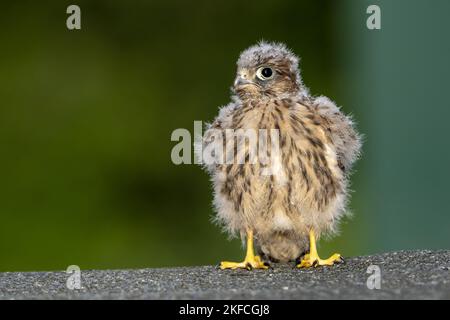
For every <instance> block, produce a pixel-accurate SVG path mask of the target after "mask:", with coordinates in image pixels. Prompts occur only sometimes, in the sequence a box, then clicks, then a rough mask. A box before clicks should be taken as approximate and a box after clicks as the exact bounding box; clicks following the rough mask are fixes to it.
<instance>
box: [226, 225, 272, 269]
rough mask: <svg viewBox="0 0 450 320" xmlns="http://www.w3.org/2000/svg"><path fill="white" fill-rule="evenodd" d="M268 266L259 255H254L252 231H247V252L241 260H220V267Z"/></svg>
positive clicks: (264, 267)
mask: <svg viewBox="0 0 450 320" xmlns="http://www.w3.org/2000/svg"><path fill="white" fill-rule="evenodd" d="M267 268H268V266H267V265H266V264H264V262H262V261H261V258H260V257H259V256H255V253H254V250H253V231H247V254H246V255H245V259H244V261H242V262H229V261H222V262H221V263H220V269H248V270H251V269H267Z"/></svg>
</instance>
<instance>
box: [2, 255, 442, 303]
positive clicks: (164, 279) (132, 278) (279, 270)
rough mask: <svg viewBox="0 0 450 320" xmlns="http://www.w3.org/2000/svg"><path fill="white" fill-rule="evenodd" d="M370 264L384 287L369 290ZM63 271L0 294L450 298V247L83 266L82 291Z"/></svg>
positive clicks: (10, 280)
mask: <svg viewBox="0 0 450 320" xmlns="http://www.w3.org/2000/svg"><path fill="white" fill-rule="evenodd" d="M370 265H376V266H378V267H379V268H380V270H381V289H379V290H377V289H373V290H370V289H368V287H367V284H366V283H367V279H368V278H369V277H370V276H371V274H369V273H367V269H368V267H369V266H370ZM67 278H68V274H66V273H65V272H7V273H0V299H450V250H445V251H402V252H393V253H385V254H381V255H373V256H365V257H354V258H347V259H346V262H345V263H344V264H341V265H336V266H333V267H319V268H315V269H308V270H304V269H303V270H299V269H296V268H293V265H277V264H273V265H272V269H270V270H253V271H246V270H234V271H232V270H224V271H222V270H218V269H216V268H215V267H212V266H202V267H182V268H167V269H163V268H161V269H142V270H90V271H88V270H86V271H83V270H82V271H81V286H82V288H81V289H79V290H69V289H67V287H66V281H67Z"/></svg>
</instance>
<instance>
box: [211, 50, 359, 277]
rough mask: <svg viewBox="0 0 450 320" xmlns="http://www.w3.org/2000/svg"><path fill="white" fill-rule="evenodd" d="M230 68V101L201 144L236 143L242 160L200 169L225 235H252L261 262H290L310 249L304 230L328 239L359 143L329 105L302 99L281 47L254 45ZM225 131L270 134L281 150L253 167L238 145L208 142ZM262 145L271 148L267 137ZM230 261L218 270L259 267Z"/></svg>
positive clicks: (294, 63) (341, 209)
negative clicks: (209, 186)
mask: <svg viewBox="0 0 450 320" xmlns="http://www.w3.org/2000/svg"><path fill="white" fill-rule="evenodd" d="M237 65H238V70H237V73H238V75H237V78H236V81H235V85H234V87H233V91H234V93H235V95H234V96H233V97H232V101H233V102H232V103H230V104H229V105H227V106H225V107H223V108H222V109H221V110H220V113H219V115H218V117H217V118H216V119H215V120H214V122H213V123H212V124H211V125H210V126H209V128H208V130H207V131H206V132H205V135H204V139H203V147H204V148H205V147H208V146H209V147H211V146H214V144H215V143H216V144H217V143H220V144H221V146H222V147H223V146H227V145H229V144H231V145H233V144H234V143H236V145H235V146H234V147H231V149H232V150H235V151H236V150H237V158H239V157H241V158H242V159H245V161H244V162H243V164H238V163H231V164H227V163H225V164H223V163H221V164H209V165H206V168H207V170H208V172H209V173H210V174H211V176H212V181H213V187H214V204H215V207H216V210H217V221H218V222H219V223H221V224H222V225H223V226H225V228H226V230H227V231H228V232H229V233H230V234H231V235H240V236H241V237H242V238H244V237H245V235H247V236H248V237H250V236H251V237H252V238H254V239H255V244H256V248H257V251H258V252H260V253H261V254H262V255H263V256H264V257H267V258H270V259H271V260H276V261H290V260H295V259H297V258H299V257H301V256H303V255H304V253H305V252H306V251H308V249H310V248H309V247H310V245H309V243H310V242H309V241H308V235H310V236H311V231H313V232H314V233H312V235H313V237H314V236H316V237H317V238H319V237H320V236H321V235H323V234H332V233H334V232H335V231H336V227H337V224H338V222H339V220H340V218H341V217H342V216H343V215H345V213H346V210H345V207H346V202H347V198H348V191H347V190H348V176H349V172H350V170H351V167H352V164H353V162H354V161H355V160H356V159H357V157H358V155H359V152H360V147H361V142H360V141H361V140H360V137H359V135H358V133H357V132H356V130H355V128H354V125H353V122H352V120H351V119H350V118H349V117H347V116H345V115H344V114H343V113H342V112H341V111H340V110H339V108H338V107H337V106H336V105H335V104H334V103H333V102H332V101H331V100H329V99H328V98H326V97H312V96H311V95H310V94H309V92H308V90H307V88H306V87H305V86H304V85H303V83H302V81H301V78H300V74H299V70H298V59H297V57H296V56H295V55H293V54H292V53H291V52H290V51H289V50H288V49H287V48H286V47H285V46H284V45H282V44H272V43H264V42H262V43H259V44H257V45H255V46H253V47H250V48H249V49H247V50H245V51H244V52H243V53H242V54H241V56H240V58H239V60H238V63H237ZM267 69H270V70H267ZM269 74H270V75H269ZM267 75H269V76H268V77H267ZM227 129H234V130H236V129H244V130H246V129H253V130H256V131H258V130H259V129H267V130H270V129H276V130H278V132H279V150H280V151H281V152H280V154H276V153H275V154H268V158H269V159H270V166H269V165H268V164H267V163H264V162H263V161H256V163H253V162H251V161H249V153H250V150H249V148H250V147H249V145H248V144H246V143H245V142H243V141H241V142H239V141H237V140H236V139H229V140H226V141H218V140H216V139H215V136H214V134H213V133H214V132H217V131H222V132H225V130H227ZM224 136H225V134H224ZM258 139H259V140H258V142H259V144H261V143H262V140H261V137H260V136H258ZM266 143H267V144H268V145H270V144H271V143H272V141H271V137H270V135H269V139H268V140H267V142H266ZM258 157H259V158H260V157H261V155H260V154H258ZM258 160H261V159H258ZM261 162H262V163H261ZM268 167H270V168H269V169H270V174H267V169H268ZM249 235H250V236H249ZM312 246H314V247H315V244H312ZM248 255H249V253H248ZM256 258H257V257H256ZM252 261H253V260H252ZM313 263H314V261H312V262H311V264H313ZM229 264H230V265H227V264H226V263H225V264H223V267H224V268H227V267H231V268H235V267H243V266H244V267H245V266H246V265H251V266H253V267H258V266H259V264H258V262H257V260H256V262H250V264H249V261H246V262H245V264H242V263H241V264H233V263H229ZM307 266H309V265H308V264H307Z"/></svg>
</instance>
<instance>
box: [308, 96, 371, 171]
mask: <svg viewBox="0 0 450 320" xmlns="http://www.w3.org/2000/svg"><path fill="white" fill-rule="evenodd" d="M312 105H313V108H314V109H315V110H316V112H317V113H318V114H319V116H320V118H321V119H322V120H323V124H324V126H325V129H326V132H327V133H328V134H329V135H330V138H331V140H332V141H333V144H334V147H335V149H336V153H337V156H338V164H339V167H340V168H341V169H342V170H343V171H344V172H348V171H349V170H350V169H351V167H352V165H353V163H354V162H355V160H356V159H357V158H358V157H359V155H360V152H361V145H362V142H361V135H360V134H359V133H358V132H357V131H356V128H355V124H354V122H353V120H352V118H351V117H350V116H347V115H345V114H344V113H343V112H342V111H341V110H340V109H339V107H337V106H336V104H335V103H334V102H333V101H331V100H330V99H328V98H327V97H324V96H321V97H317V98H314V99H313V101H312Z"/></svg>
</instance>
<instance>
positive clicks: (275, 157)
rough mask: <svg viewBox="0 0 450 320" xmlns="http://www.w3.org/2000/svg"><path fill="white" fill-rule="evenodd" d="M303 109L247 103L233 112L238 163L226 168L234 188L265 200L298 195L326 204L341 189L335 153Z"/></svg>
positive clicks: (226, 173)
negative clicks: (278, 195) (248, 105)
mask: <svg viewBox="0 0 450 320" xmlns="http://www.w3.org/2000/svg"><path fill="white" fill-rule="evenodd" d="M305 110H306V109H305ZM305 110H300V111H299V110H296V109H290V108H286V107H283V105H281V104H275V103H271V104H265V105H260V106H257V107H252V108H250V107H244V108H243V109H242V110H241V111H240V112H237V113H236V114H235V115H234V117H233V121H232V130H233V132H234V139H233V142H232V144H233V146H234V147H233V151H235V153H234V156H235V157H234V158H235V161H233V163H229V164H227V165H226V166H225V167H224V172H225V176H226V181H227V183H228V188H229V189H230V190H233V188H234V190H235V191H236V192H237V191H238V190H241V191H243V192H244V194H245V193H249V194H252V197H255V196H257V195H258V194H259V195H262V197H263V198H264V199H267V197H273V196H276V195H277V194H280V195H281V196H282V197H283V198H286V197H287V198H289V199H291V198H292V197H293V194H297V195H302V197H306V198H313V199H315V200H314V202H315V203H317V204H318V203H320V204H323V205H325V204H326V203H327V202H328V199H329V198H330V197H333V196H334V195H335V194H336V193H337V192H338V191H339V189H340V186H339V180H340V179H339V176H338V173H339V172H338V170H336V168H337V165H336V154H335V152H334V151H333V147H332V145H331V143H330V142H329V141H328V140H327V138H326V136H325V134H324V130H323V129H322V128H321V127H320V126H318V124H317V123H316V122H315V120H314V119H313V117H312V116H311V114H309V113H308V112H307V110H306V111H305ZM308 195H309V196H308ZM272 200H273V199H272ZM272 200H270V201H272ZM289 201H290V200H289ZM301 201H302V199H300V198H299V199H297V200H296V201H293V202H301Z"/></svg>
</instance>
